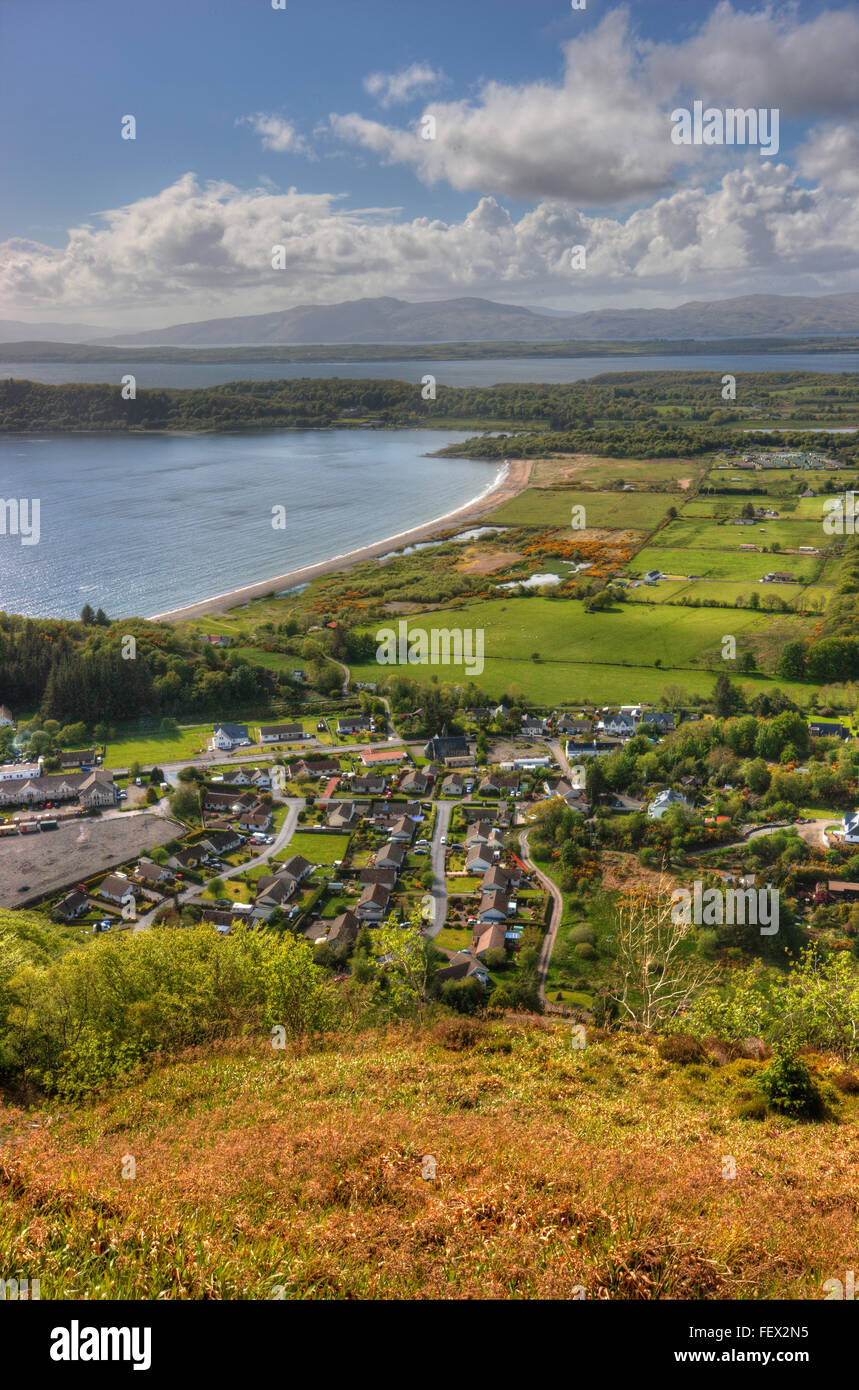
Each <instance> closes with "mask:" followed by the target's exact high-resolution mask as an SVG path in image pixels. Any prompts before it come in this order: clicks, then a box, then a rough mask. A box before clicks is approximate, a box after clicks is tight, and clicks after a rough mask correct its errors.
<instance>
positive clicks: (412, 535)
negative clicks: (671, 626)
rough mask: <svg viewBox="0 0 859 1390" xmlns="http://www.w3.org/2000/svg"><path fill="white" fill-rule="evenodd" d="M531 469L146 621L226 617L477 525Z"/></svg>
mask: <svg viewBox="0 0 859 1390" xmlns="http://www.w3.org/2000/svg"><path fill="white" fill-rule="evenodd" d="M532 467H533V463H532V461H531V460H530V459H508V460H507V462H506V463H505V465H504V467H503V468H502V470H501V472H500V473H499V474H498V475H497V476H496V478H495V481H494V483H492V484H491V485H490V486H489V487H488V488H486V489H484V491H483V492H481V493H480V494H479V495H478V496H477V497H474V498H472V500H471V501H470V502H466V503H464V505H463V506H461V507H458V508H457V509H456V510H455V511H452V512H448V513H447V514H446V515H445V516H438V517H435V518H434V520H432V521H425V522H423V523H422V524H421V525H420V526H413V527H411V528H410V529H409V530H408V531H401V532H399V534H398V535H396V536H387V537H385V539H384V540H381V541H373V542H371V544H370V545H364V546H361V547H359V549H357V550H349V551H346V553H345V554H343V555H333V556H331V558H330V559H328V560H321V561H319V563H318V564H315V565H305V566H303V568H301V569H297V570H290V571H289V572H288V573H287V574H279V575H276V576H275V577H274V578H273V579H264V580H260V581H259V582H258V583H255V584H245V585H243V586H242V588H240V589H232V590H230V591H229V592H228V593H225V594H214V595H213V596H212V597H211V598H207V599H202V600H201V601H200V602H199V603H189V604H187V605H186V606H185V607H184V608H171V609H170V610H169V611H168V612H166V613H155V614H153V616H152V617H151V618H149V619H148V620H147V621H149V622H153V623H182V622H189V621H190V620H191V619H192V618H202V617H204V616H205V615H206V614H207V613H227V612H229V610H230V609H231V608H237V607H238V606H239V604H242V603H248V602H250V600H251V599H255V598H264V597H266V595H268V594H271V593H272V591H280V590H281V589H292V588H295V586H296V585H298V584H309V583H311V581H312V580H314V579H318V578H320V576H321V575H323V574H333V573H335V572H336V571H337V570H345V569H350V568H351V567H352V566H353V565H358V564H360V563H361V562H362V561H363V560H372V559H375V558H377V557H378V556H380V555H387V554H388V553H389V552H390V551H392V550H399V549H400V547H401V546H404V545H411V544H413V543H414V542H416V541H423V540H428V539H429V538H430V537H431V536H433V535H435V534H436V532H438V531H445V530H447V529H448V528H449V527H450V526H452V525H459V524H466V523H468V522H471V521H477V520H479V519H480V518H481V517H482V516H484V515H485V513H486V511H487V510H489V509H490V508H495V507H499V506H500V505H501V503H502V502H506V501H508V499H509V498H511V497H515V496H516V495H517V494H518V493H520V492H522V491H523V489H524V488H526V487H527V486H528V481H529V479H530V476H531V469H532Z"/></svg>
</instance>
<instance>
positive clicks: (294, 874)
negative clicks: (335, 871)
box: [278, 854, 314, 883]
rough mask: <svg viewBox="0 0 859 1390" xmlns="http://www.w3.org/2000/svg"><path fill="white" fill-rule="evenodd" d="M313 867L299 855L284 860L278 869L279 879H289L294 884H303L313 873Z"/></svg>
mask: <svg viewBox="0 0 859 1390" xmlns="http://www.w3.org/2000/svg"><path fill="white" fill-rule="evenodd" d="M313 868H314V866H313V865H312V864H311V863H309V861H308V860H307V859H305V858H303V856H302V855H300V854H293V856H292V857H291V859H285V860H284V862H283V863H282V864H281V866H280V868H279V869H278V877H279V878H291V879H292V880H293V881H294V882H295V883H303V882H304V880H305V879H306V878H309V877H310V875H311V874H312V873H313Z"/></svg>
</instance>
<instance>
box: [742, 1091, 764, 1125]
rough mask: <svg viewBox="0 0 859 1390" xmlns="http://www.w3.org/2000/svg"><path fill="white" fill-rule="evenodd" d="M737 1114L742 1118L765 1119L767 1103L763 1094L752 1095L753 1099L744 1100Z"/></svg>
mask: <svg viewBox="0 0 859 1390" xmlns="http://www.w3.org/2000/svg"><path fill="white" fill-rule="evenodd" d="M737 1115H738V1117H739V1118H740V1119H741V1120H765V1119H766V1117H767V1103H766V1101H765V1100H764V1098H763V1096H752V1097H751V1099H749V1100H744V1101H743V1103H742V1105H741V1106H740V1108H739V1110H738V1111H737Z"/></svg>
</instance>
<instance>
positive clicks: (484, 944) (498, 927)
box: [471, 921, 506, 960]
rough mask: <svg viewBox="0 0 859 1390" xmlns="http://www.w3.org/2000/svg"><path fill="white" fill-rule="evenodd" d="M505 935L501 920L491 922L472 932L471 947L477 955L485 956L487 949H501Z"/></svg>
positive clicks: (478, 956)
mask: <svg viewBox="0 0 859 1390" xmlns="http://www.w3.org/2000/svg"><path fill="white" fill-rule="evenodd" d="M505 940H506V935H505V931H504V923H503V922H500V921H499V922H492V923H490V924H488V925H487V926H485V927H483V928H482V929H481V930H477V931H475V933H474V937H473V938H472V942H471V949H472V951H473V952H474V954H475V956H477V958H478V960H479V959H480V957H481V956H485V955H486V952H487V951H498V950H503V948H504V943H505Z"/></svg>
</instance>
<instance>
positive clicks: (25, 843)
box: [0, 813, 183, 907]
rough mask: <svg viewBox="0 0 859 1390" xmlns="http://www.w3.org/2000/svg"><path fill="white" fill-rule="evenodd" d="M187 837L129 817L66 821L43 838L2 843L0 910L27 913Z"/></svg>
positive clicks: (169, 825)
mask: <svg viewBox="0 0 859 1390" xmlns="http://www.w3.org/2000/svg"><path fill="white" fill-rule="evenodd" d="M182 833H183V827H182V826H181V825H180V824H179V822H178V821H174V820H167V819H165V817H163V816H157V815H154V814H153V813H144V814H141V815H128V814H127V813H126V815H124V816H112V817H111V818H110V819H103V820H102V819H99V818H98V817H92V818H90V817H84V818H82V819H81V820H74V821H67V822H65V824H63V823H61V824H60V825H59V827H58V828H57V829H56V830H42V831H40V832H39V834H38V835H35V834H33V835H10V836H9V837H8V838H4V839H2V840H0V907H25V906H26V905H27V904H28V903H32V902H34V901H36V900H37V899H38V898H42V897H44V896H45V894H47V893H56V892H59V890H60V889H61V888H67V887H73V886H74V884H76V883H77V882H78V881H79V880H80V879H85V878H89V877H90V876H91V875H92V874H97V873H100V872H101V871H104V872H107V870H108V869H111V868H113V867H114V866H115V865H117V864H121V863H123V861H124V860H126V859H130V858H132V856H135V855H138V854H144V853H146V851H148V850H151V849H154V848H155V846H156V845H161V844H164V843H165V841H167V840H172V839H174V838H175V837H176V836H178V835H181V834H182Z"/></svg>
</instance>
